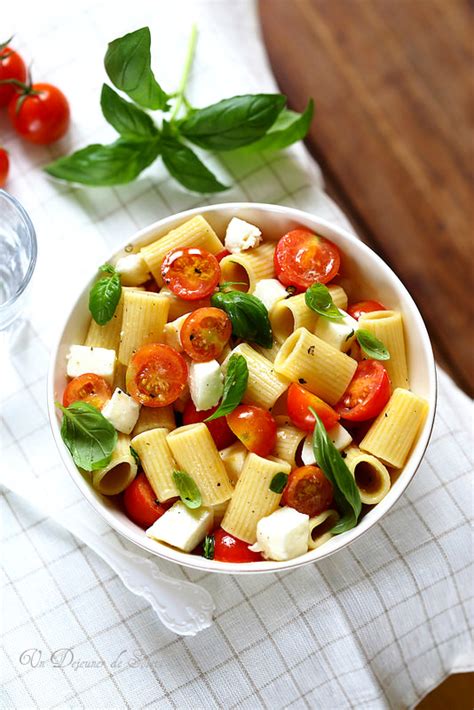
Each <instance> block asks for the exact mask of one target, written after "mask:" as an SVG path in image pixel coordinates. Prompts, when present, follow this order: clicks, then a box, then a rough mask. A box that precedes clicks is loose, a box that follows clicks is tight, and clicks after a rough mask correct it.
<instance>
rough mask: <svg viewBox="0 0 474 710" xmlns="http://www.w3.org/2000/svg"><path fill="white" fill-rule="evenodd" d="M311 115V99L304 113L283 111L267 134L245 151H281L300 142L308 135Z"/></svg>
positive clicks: (312, 111) (312, 108) (312, 105)
mask: <svg viewBox="0 0 474 710" xmlns="http://www.w3.org/2000/svg"><path fill="white" fill-rule="evenodd" d="M313 113H314V102H313V99H310V100H309V103H308V105H307V107H306V109H305V111H304V113H296V111H290V110H289V109H283V111H282V112H281V113H280V114H279V116H278V117H277V119H276V121H275V123H274V124H273V125H272V126H271V128H270V129H269V130H268V131H267V133H266V134H265V135H264V136H263V137H262V138H260V139H259V140H258V141H256V142H255V143H252V144H251V145H249V146H247V148H245V150H251V151H257V150H282V149H283V148H287V147H288V146H289V145H292V144H293V143H296V142H297V141H300V140H302V139H303V138H304V137H305V136H306V134H307V133H308V129H309V127H310V125H311V121H312V119H313Z"/></svg>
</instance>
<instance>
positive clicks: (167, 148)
mask: <svg viewBox="0 0 474 710" xmlns="http://www.w3.org/2000/svg"><path fill="white" fill-rule="evenodd" d="M162 158H163V162H164V164H165V165H166V167H167V168H168V172H169V173H170V174H171V175H172V176H173V177H174V178H175V179H176V180H177V181H178V182H180V183H181V185H184V187H186V188H187V189H188V190H193V191H194V192H222V190H227V186H226V185H223V184H222V183H221V182H219V180H218V179H217V178H216V177H215V175H214V174H213V173H211V171H210V170H208V168H206V166H205V165H204V163H202V162H201V160H200V159H199V158H198V157H197V155H196V154H195V153H193V151H192V150H191V148H188V147H187V146H186V145H183V144H182V143H180V142H179V141H177V140H175V139H174V138H171V137H168V138H166V139H165V141H163V143H162Z"/></svg>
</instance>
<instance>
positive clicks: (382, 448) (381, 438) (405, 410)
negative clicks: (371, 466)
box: [359, 388, 428, 468]
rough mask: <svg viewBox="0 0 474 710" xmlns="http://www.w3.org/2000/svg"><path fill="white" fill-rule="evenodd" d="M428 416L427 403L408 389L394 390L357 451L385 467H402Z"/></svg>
mask: <svg viewBox="0 0 474 710" xmlns="http://www.w3.org/2000/svg"><path fill="white" fill-rule="evenodd" d="M427 413H428V402H426V400H424V399H422V398H421V397H418V395H416V394H413V392H410V391H409V390H405V389H401V388H397V389H396V390H395V391H394V393H393V394H392V396H391V397H390V399H389V401H388V403H387V404H386V406H385V408H384V409H383V410H382V411H381V412H380V414H379V415H378V417H377V419H376V420H375V421H374V422H373V424H372V426H371V427H370V429H369V431H368V432H367V434H366V435H365V436H364V438H363V439H362V441H361V442H360V444H359V448H360V449H362V450H363V451H367V452H368V453H369V454H373V455H374V456H376V457H377V458H379V459H380V460H381V461H383V462H384V463H385V464H387V465H388V466H394V467H395V468H401V467H402V466H404V465H405V462H406V460H407V458H408V454H409V453H410V449H411V448H412V446H413V444H414V442H415V440H416V438H417V436H418V433H419V431H420V429H421V427H422V425H423V423H424V421H425V419H426V415H427Z"/></svg>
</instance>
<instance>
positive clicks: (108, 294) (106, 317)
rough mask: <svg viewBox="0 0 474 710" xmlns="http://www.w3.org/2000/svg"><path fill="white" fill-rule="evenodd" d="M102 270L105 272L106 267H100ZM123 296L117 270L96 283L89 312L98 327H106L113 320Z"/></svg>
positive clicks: (91, 291)
mask: <svg viewBox="0 0 474 710" xmlns="http://www.w3.org/2000/svg"><path fill="white" fill-rule="evenodd" d="M104 266H106V267H108V266H110V265H109V264H105V265H104ZM100 270H101V271H103V270H104V267H100ZM108 273H110V272H108ZM121 295H122V284H121V283H120V274H118V273H117V272H116V271H115V270H114V272H113V273H112V275H111V276H105V277H104V278H103V279H99V281H96V282H95V284H94V285H93V286H92V288H91V290H90V293H89V311H90V312H91V315H92V317H93V319H94V320H95V322H96V323H98V325H105V324H106V323H108V322H109V321H110V320H111V319H112V317H113V315H114V313H115V309H116V308H117V305H118V302H119V301H120V296H121Z"/></svg>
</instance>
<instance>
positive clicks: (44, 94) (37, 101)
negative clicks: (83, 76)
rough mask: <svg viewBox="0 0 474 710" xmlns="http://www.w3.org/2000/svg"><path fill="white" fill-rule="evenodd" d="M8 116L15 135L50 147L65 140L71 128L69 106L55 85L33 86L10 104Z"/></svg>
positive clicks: (16, 96)
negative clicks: (51, 144)
mask: <svg viewBox="0 0 474 710" xmlns="http://www.w3.org/2000/svg"><path fill="white" fill-rule="evenodd" d="M8 115H9V117H10V121H11V123H12V125H13V127H14V129H15V131H16V132H17V133H18V134H19V135H20V136H21V137H22V138H25V139H26V140H27V141H30V142H31V143H37V144H39V145H49V143H54V142H55V141H57V140H59V139H60V138H62V137H63V136H64V134H65V133H66V131H67V129H68V128H69V117H70V111H69V103H68V100H67V99H66V97H65V96H64V94H63V92H62V91H60V90H59V89H58V88H57V87H56V86H53V85H52V84H33V85H32V86H31V89H29V88H28V89H27V90H26V91H25V92H24V93H22V94H15V96H13V98H12V99H11V100H10V103H9V104H8Z"/></svg>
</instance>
